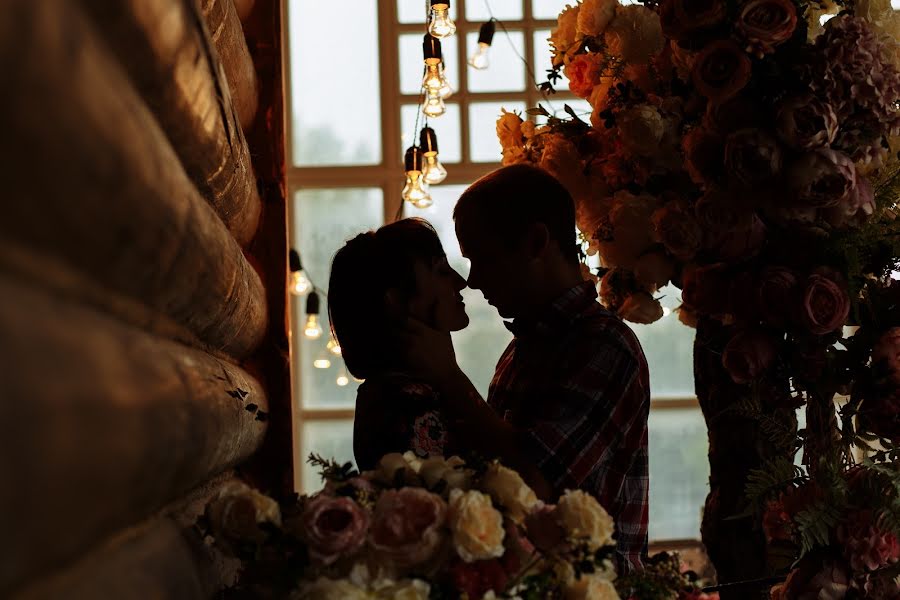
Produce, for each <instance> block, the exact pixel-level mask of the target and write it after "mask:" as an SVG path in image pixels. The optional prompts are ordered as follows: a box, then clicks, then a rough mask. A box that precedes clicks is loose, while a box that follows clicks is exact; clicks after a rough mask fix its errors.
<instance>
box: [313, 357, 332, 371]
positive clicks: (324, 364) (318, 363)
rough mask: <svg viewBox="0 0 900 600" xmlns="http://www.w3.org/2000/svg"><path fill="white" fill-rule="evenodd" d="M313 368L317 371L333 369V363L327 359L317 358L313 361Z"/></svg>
mask: <svg viewBox="0 0 900 600" xmlns="http://www.w3.org/2000/svg"><path fill="white" fill-rule="evenodd" d="M313 366H314V367H315V368H317V369H328V368H330V367H331V361H330V360H328V359H327V358H317V359H316V360H314V361H313Z"/></svg>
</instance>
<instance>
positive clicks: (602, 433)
mask: <svg viewBox="0 0 900 600" xmlns="http://www.w3.org/2000/svg"><path fill="white" fill-rule="evenodd" d="M623 326H624V325H623ZM562 358H563V360H562V361H561V363H560V370H559V371H558V372H557V374H556V377H555V378H554V382H553V383H552V385H551V388H550V389H549V394H551V395H552V397H548V398H546V401H545V402H542V404H543V405H544V406H546V407H547V408H548V410H547V413H546V414H542V415H539V416H538V418H537V419H536V420H534V421H533V422H532V424H531V426H530V427H529V428H528V429H527V430H526V431H525V434H526V446H527V448H528V451H530V453H531V454H532V455H533V458H534V459H535V461H536V463H537V465H538V467H539V468H540V470H541V472H542V473H543V474H544V476H545V477H546V478H547V480H548V482H549V483H550V484H551V485H552V486H553V488H554V489H555V490H557V491H559V492H562V491H563V490H565V489H575V488H580V489H584V490H585V491H588V492H590V493H592V494H593V495H594V496H595V497H596V498H597V499H598V500H599V501H600V503H601V504H602V505H603V506H604V508H606V509H607V510H608V511H609V512H610V514H611V515H612V516H613V518H614V519H615V521H616V541H617V551H618V553H619V554H620V559H621V560H624V561H625V562H626V563H627V564H626V565H625V566H626V568H627V567H640V565H641V556H642V554H644V553H645V552H646V543H647V520H648V475H647V416H648V413H649V408H650V396H649V389H648V385H647V369H646V361H645V359H644V358H643V353H642V352H641V351H640V349H639V347H638V348H637V349H635V348H634V347H633V346H632V345H631V344H629V342H628V341H627V340H626V339H624V338H623V337H621V336H619V335H618V334H617V332H614V331H607V332H605V333H604V334H603V335H590V336H585V337H584V338H582V339H581V340H575V341H574V342H573V343H571V344H569V345H568V346H567V350H566V352H565V356H564V357H562Z"/></svg>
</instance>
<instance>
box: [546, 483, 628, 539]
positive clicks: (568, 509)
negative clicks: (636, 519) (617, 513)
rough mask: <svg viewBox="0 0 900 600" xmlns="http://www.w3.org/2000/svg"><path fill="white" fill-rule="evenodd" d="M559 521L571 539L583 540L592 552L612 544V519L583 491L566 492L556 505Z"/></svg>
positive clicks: (594, 499)
mask: <svg viewBox="0 0 900 600" xmlns="http://www.w3.org/2000/svg"><path fill="white" fill-rule="evenodd" d="M557 511H558V513H559V520H560V523H562V526H563V528H564V529H565V530H566V533H568V535H569V536H570V537H572V538H577V539H584V540H586V541H587V542H588V546H589V547H590V548H591V549H592V550H596V549H597V548H601V547H603V546H608V545H610V544H612V543H613V537H612V536H613V529H614V527H615V525H614V523H613V519H612V517H611V516H609V513H607V512H606V510H604V508H603V507H602V506H600V503H599V502H597V500H596V498H594V497H593V496H591V495H590V494H588V493H587V492H584V491H583V490H568V491H566V493H565V494H563V496H562V497H561V498H560V499H559V503H557Z"/></svg>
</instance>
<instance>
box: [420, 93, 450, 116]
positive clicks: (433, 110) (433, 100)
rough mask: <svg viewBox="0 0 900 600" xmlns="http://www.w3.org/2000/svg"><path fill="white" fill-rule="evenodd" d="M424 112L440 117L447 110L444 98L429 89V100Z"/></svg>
mask: <svg viewBox="0 0 900 600" xmlns="http://www.w3.org/2000/svg"><path fill="white" fill-rule="evenodd" d="M422 112H423V113H425V114H426V115H428V116H429V117H440V116H441V115H443V114H444V113H445V112H447V106H446V105H445V104H444V99H443V98H441V96H440V94H439V93H435V92H430V91H429V93H428V100H426V101H425V106H424V107H422Z"/></svg>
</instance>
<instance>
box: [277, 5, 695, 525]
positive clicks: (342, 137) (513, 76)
mask: <svg viewBox="0 0 900 600" xmlns="http://www.w3.org/2000/svg"><path fill="white" fill-rule="evenodd" d="M569 2H571V0H569ZM565 3H566V0H502V1H501V0H492V1H491V2H490V6H491V8H492V10H493V14H494V16H495V17H497V18H498V19H500V20H502V21H503V24H504V25H505V28H506V30H507V31H508V32H509V37H507V35H506V34H505V33H504V30H503V28H501V27H498V28H497V33H496V35H495V37H494V42H493V45H492V47H491V50H490V62H491V66H490V67H489V68H488V70H487V71H484V72H480V71H476V70H474V69H472V68H470V67H469V66H468V65H467V64H466V60H467V56H468V55H469V54H470V53H471V50H472V48H473V47H474V44H475V40H476V38H477V33H478V29H479V27H480V26H481V24H482V23H483V22H484V21H485V20H487V19H488V18H489V13H488V12H487V8H486V7H487V3H486V2H485V1H484V0H467V1H464V0H456V1H455V2H454V3H453V5H452V11H453V13H454V14H453V17H454V20H455V22H456V25H457V33H456V35H455V36H453V37H452V38H449V39H447V40H445V41H444V42H442V47H443V48H442V49H443V55H444V60H445V63H446V73H447V77H448V79H449V80H450V83H451V85H452V86H453V88H454V90H455V93H454V94H453V96H451V97H450V98H449V99H448V100H447V112H446V114H444V115H443V116H441V117H440V118H436V119H430V120H429V125H430V126H431V127H433V128H434V129H435V131H436V133H437V135H438V139H439V144H440V149H441V162H443V163H444V164H445V165H446V166H447V169H448V171H449V175H448V177H447V179H446V180H445V181H444V182H443V183H442V184H441V185H439V186H433V187H432V188H431V193H432V197H433V198H434V205H433V206H432V207H430V208H428V209H425V210H418V209H413V208H411V207H409V208H407V209H405V210H404V214H406V215H407V216H412V215H416V216H422V217H425V218H427V219H428V220H429V221H431V222H432V223H433V224H434V226H435V227H436V229H437V230H438V233H439V235H440V236H441V240H442V242H443V244H444V249H445V250H446V251H447V254H448V257H449V259H450V263H451V264H452V265H453V267H454V268H456V269H457V270H459V271H460V272H461V273H462V274H463V275H464V276H465V275H466V274H467V264H466V261H465V260H463V259H462V257H461V256H460V254H459V247H458V246H457V244H456V239H455V235H454V231H453V223H452V219H451V214H452V209H453V205H454V203H455V201H456V198H457V197H458V196H459V194H460V193H461V192H462V190H463V189H465V187H466V186H467V185H469V184H470V183H471V182H473V181H475V180H476V179H477V178H478V177H480V176H481V175H483V174H485V173H487V172H488V171H490V170H492V169H495V168H496V167H497V166H499V159H500V146H499V143H498V141H497V139H496V136H495V133H494V128H495V122H496V119H497V116H498V115H499V112H500V108H501V107H502V108H505V109H506V110H520V111H521V110H524V109H525V108H527V107H531V106H535V105H536V104H537V103H538V102H541V103H542V104H543V105H544V106H546V107H547V108H548V109H549V110H551V111H552V112H556V113H561V112H562V110H563V105H564V104H569V105H570V106H571V107H572V108H574V109H575V110H576V111H577V112H580V113H584V112H588V111H589V110H590V108H589V107H588V106H587V104H586V102H584V101H583V100H580V99H578V98H575V97H574V96H572V95H571V94H569V93H568V92H566V91H564V90H560V91H559V92H558V93H557V94H555V95H553V96H551V97H550V102H549V104H548V102H546V101H545V100H544V99H543V98H542V97H541V95H540V92H539V91H537V90H536V89H535V88H534V85H533V84H532V83H531V79H532V75H531V73H529V70H528V69H527V68H526V67H525V65H524V64H523V62H522V60H521V59H520V58H519V57H520V56H521V57H529V58H530V60H531V65H532V66H533V69H534V75H535V77H536V78H537V80H538V81H539V82H540V81H541V80H543V78H544V74H545V73H546V69H547V68H549V46H548V44H547V41H546V40H547V37H548V36H549V31H550V29H551V28H553V27H555V24H556V15H557V14H558V12H559V10H561V9H562V8H563V7H564V5H565ZM284 7H285V11H286V16H287V18H286V22H287V23H288V29H287V35H288V39H287V40H286V44H285V46H286V51H287V53H288V54H287V60H286V63H285V64H286V65H288V68H287V78H288V85H287V86H286V87H287V89H288V90H289V94H290V98H289V99H288V101H287V102H286V106H288V107H289V115H288V119H287V121H288V122H287V131H288V135H287V136H286V140H287V144H288V148H287V156H288V157H290V158H289V167H288V185H289V186H290V198H291V215H290V219H289V224H290V239H291V242H292V245H293V246H294V247H295V248H297V249H298V250H299V251H300V253H301V256H302V258H303V263H304V268H305V269H306V271H307V273H308V274H309V275H310V277H311V278H312V280H313V282H314V283H315V284H316V285H318V286H319V287H320V288H324V287H325V286H327V280H328V274H329V269H330V264H331V258H332V256H333V255H334V253H335V251H336V250H337V249H338V248H339V247H340V246H341V245H343V243H344V242H345V241H346V240H347V239H349V238H350V237H352V236H354V235H356V234H357V233H359V232H361V231H364V230H366V229H369V228H374V227H378V226H379V225H381V224H382V223H384V222H388V221H390V220H392V219H393V217H394V215H395V214H396V213H397V211H398V209H399V208H400V204H401V201H400V190H401V188H402V186H403V167H402V160H403V152H404V150H405V148H406V147H408V146H409V145H410V144H411V143H412V142H413V135H414V134H415V125H416V120H417V116H418V118H419V125H421V124H422V122H423V121H422V119H423V117H422V116H421V115H418V114H417V113H418V110H419V109H418V101H419V98H418V92H419V85H420V81H421V74H422V49H421V42H422V35H423V31H424V15H425V12H424V11H425V0H380V1H377V2H376V0H354V2H353V7H352V14H348V5H347V4H340V3H337V4H336V3H329V2H321V1H320V0H285V2H284ZM337 24H339V26H340V31H339V32H337V31H335V27H336V26H337ZM375 267H377V265H375ZM665 292H666V293H665V298H664V300H663V304H664V305H665V306H666V307H667V308H668V309H672V308H674V307H676V306H677V305H678V304H679V302H680V301H679V298H678V292H677V290H666V291H665ZM464 296H465V300H466V307H467V310H468V312H469V316H470V319H471V324H470V326H469V327H467V328H466V329H465V330H463V331H460V332H458V333H455V334H454V343H455V345H456V349H457V355H458V358H459V361H460V365H461V366H462V368H463V370H464V371H465V372H466V373H467V374H468V375H469V377H470V378H471V379H472V381H473V382H474V383H475V384H476V386H477V387H478V388H479V389H480V391H481V392H482V393H486V392H487V387H488V384H489V382H490V379H491V376H492V375H493V368H494V364H495V363H496V360H497V358H498V357H499V356H500V354H501V352H502V351H503V349H504V348H505V347H506V344H507V343H508V342H509V340H510V334H509V332H508V331H507V330H506V329H505V328H504V327H503V325H502V323H501V321H500V319H499V317H498V315H497V313H496V311H494V309H493V308H491V307H490V306H488V305H487V303H486V302H485V301H484V298H483V297H482V296H481V294H480V293H479V292H474V291H471V290H466V291H465V292H464ZM323 300H324V298H323ZM304 308H305V307H304V299H303V298H296V297H293V298H292V323H293V329H294V333H293V335H292V346H293V347H292V361H293V364H292V367H293V373H294V394H295V398H296V400H295V401H296V403H297V404H296V411H295V414H296V415H297V422H296V423H295V424H294V425H295V426H294V433H295V440H296V448H295V453H296V454H295V461H296V463H295V464H296V465H297V468H296V484H297V487H298V489H300V490H302V491H313V490H316V489H318V487H319V486H320V484H321V482H320V480H319V478H318V476H317V474H316V473H315V471H314V470H313V469H311V468H310V467H309V466H308V465H306V463H305V458H306V456H307V455H308V454H309V453H310V452H318V453H320V454H322V455H324V456H334V457H335V458H336V459H338V460H341V461H344V460H352V459H353V449H352V439H353V421H352V419H353V404H354V399H355V395H356V388H357V386H358V383H357V382H355V381H353V379H352V378H351V379H349V382H348V383H347V385H344V386H339V385H338V383H337V380H338V377H339V376H340V375H342V374H343V373H342V368H343V366H342V363H341V360H340V358H339V357H335V356H331V355H329V354H328V352H327V350H326V343H327V341H328V337H327V334H326V335H323V336H322V337H321V338H320V339H318V340H308V339H305V338H304V337H303V335H302V325H303V322H304V319H305V313H304ZM323 308H324V306H323ZM323 313H324V310H323ZM322 321H323V327H324V329H325V331H326V332H327V331H328V324H327V315H325V314H322ZM633 328H634V330H635V331H636V332H637V335H638V337H639V338H640V340H641V343H642V344H643V346H644V350H645V352H646V354H647V357H648V360H649V363H650V372H651V389H652V391H653V394H654V400H653V407H652V410H651V418H650V480H651V488H650V490H651V491H650V494H651V514H650V520H651V523H650V536H651V539H654V540H661V539H679V538H681V539H683V538H698V537H699V530H700V510H701V507H702V504H703V500H704V498H705V496H706V493H707V490H708V485H707V474H708V465H707V462H706V451H707V441H706V431H705V425H704V422H703V418H702V415H701V414H700V411H699V409H698V407H697V403H696V400H695V399H694V398H693V376H692V373H693V371H692V367H691V364H692V340H693V331H692V330H690V329H689V328H687V327H685V326H684V325H682V324H681V323H679V322H678V321H677V319H676V317H675V316H674V315H669V316H666V317H664V318H663V319H662V320H661V321H659V322H658V323H655V324H653V325H650V326H639V325H635V326H633ZM323 358H328V359H330V364H329V366H328V367H326V368H316V367H314V366H313V363H314V361H316V360H317V359H323ZM319 365H320V366H324V363H323V362H319ZM342 381H343V380H342Z"/></svg>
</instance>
